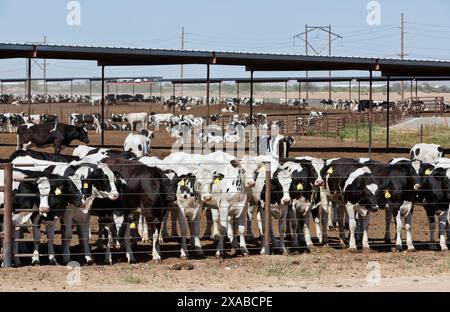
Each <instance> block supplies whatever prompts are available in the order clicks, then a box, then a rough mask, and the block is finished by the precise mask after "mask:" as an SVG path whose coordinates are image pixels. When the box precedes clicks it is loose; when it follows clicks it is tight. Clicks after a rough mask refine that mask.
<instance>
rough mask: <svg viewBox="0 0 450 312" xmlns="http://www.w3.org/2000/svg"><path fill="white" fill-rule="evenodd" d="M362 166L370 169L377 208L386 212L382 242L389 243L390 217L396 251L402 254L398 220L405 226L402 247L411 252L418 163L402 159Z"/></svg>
mask: <svg viewBox="0 0 450 312" xmlns="http://www.w3.org/2000/svg"><path fill="white" fill-rule="evenodd" d="M365 165H366V166H367V167H369V168H370V170H371V172H372V174H373V177H374V181H375V183H376V184H377V185H378V187H379V188H380V191H381V193H382V195H381V196H380V197H379V198H378V206H380V207H385V212H386V233H385V242H386V243H387V244H390V243H391V237H390V224H391V219H392V217H394V218H395V224H396V242H395V246H396V248H397V250H399V251H401V250H402V227H403V222H402V220H403V219H404V220H405V222H406V244H407V247H408V250H410V251H413V250H414V245H413V240H412V236H411V225H412V217H413V209H414V203H415V202H416V197H417V192H418V190H419V189H420V178H419V175H418V173H419V163H418V162H417V163H416V162H411V161H410V160H407V159H405V158H397V159H393V160H391V161H390V162H389V164H382V163H377V162H373V161H369V162H366V163H365Z"/></svg>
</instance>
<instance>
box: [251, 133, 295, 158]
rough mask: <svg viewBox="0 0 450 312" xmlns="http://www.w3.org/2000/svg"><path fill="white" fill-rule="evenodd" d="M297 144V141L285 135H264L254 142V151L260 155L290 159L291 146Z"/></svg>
mask: <svg viewBox="0 0 450 312" xmlns="http://www.w3.org/2000/svg"><path fill="white" fill-rule="evenodd" d="M294 144H295V140H294V138H293V137H291V136H284V135H276V136H270V135H264V136H258V137H256V139H255V142H253V149H254V150H255V151H256V153H257V154H258V155H270V156H272V157H275V158H278V157H284V158H287V157H289V151H290V147H291V145H294Z"/></svg>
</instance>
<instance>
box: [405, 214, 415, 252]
mask: <svg viewBox="0 0 450 312" xmlns="http://www.w3.org/2000/svg"><path fill="white" fill-rule="evenodd" d="M412 219H413V213H412V211H410V212H409V213H408V214H407V215H406V226H405V227H406V246H408V250H409V251H414V250H415V248H414V244H413V239H412V235H411V226H412Z"/></svg>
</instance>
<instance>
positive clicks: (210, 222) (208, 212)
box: [202, 208, 213, 239]
mask: <svg viewBox="0 0 450 312" xmlns="http://www.w3.org/2000/svg"><path fill="white" fill-rule="evenodd" d="M205 214H206V229H205V232H204V233H203V237H202V239H210V238H211V228H212V226H213V218H212V211H211V208H206V209H205Z"/></svg>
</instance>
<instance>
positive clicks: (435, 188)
mask: <svg viewBox="0 0 450 312" xmlns="http://www.w3.org/2000/svg"><path fill="white" fill-rule="evenodd" d="M419 176H421V177H422V183H421V185H422V187H421V192H420V195H419V197H420V199H423V207H424V208H425V212H426V214H427V218H428V225H429V229H430V249H431V250H437V248H436V243H435V242H436V241H435V228H436V221H435V217H437V218H438V221H439V245H440V247H441V250H448V247H447V244H446V240H445V233H446V232H447V240H448V239H449V237H450V224H449V221H450V220H449V202H450V200H449V198H450V169H449V168H448V166H447V165H444V166H440V165H439V164H437V165H436V166H435V165H431V164H422V166H421V167H420V171H419Z"/></svg>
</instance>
